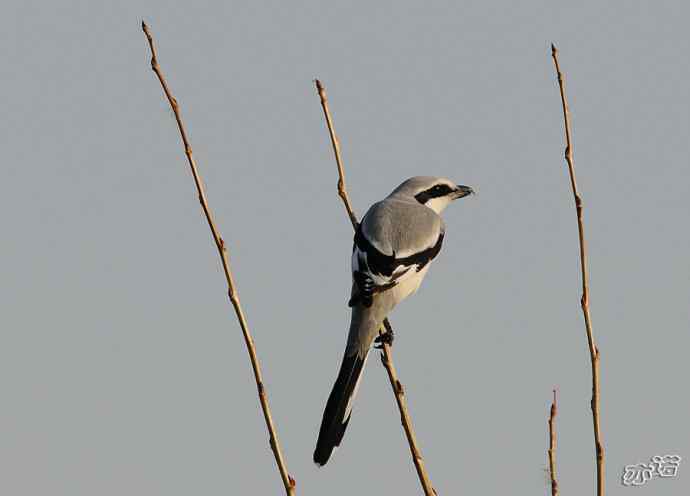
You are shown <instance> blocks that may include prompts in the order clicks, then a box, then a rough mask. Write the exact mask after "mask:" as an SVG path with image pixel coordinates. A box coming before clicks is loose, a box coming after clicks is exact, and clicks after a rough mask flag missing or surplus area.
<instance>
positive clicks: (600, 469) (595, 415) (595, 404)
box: [551, 43, 605, 496]
mask: <svg viewBox="0 0 690 496" xmlns="http://www.w3.org/2000/svg"><path fill="white" fill-rule="evenodd" d="M551 56H552V57H553V63H554V66H555V68H556V74H557V75H558V88H559V90H560V92H561V103H562V106H563V123H564V127H565V144H566V145H565V160H566V162H567V163H568V171H569V173H570V185H571V187H572V190H573V197H574V198H575V209H576V212H577V230H578V234H579V238H580V270H581V272H582V298H581V299H580V306H581V307H582V313H583V314H584V317H585V329H586V331H587V344H588V345H589V355H590V362H591V366H592V400H591V402H590V406H591V408H592V423H593V426H594V448H595V454H596V461H597V496H604V486H605V484H604V482H605V481H604V476H605V474H604V444H603V442H602V439H601V428H600V427H599V418H600V416H599V349H598V348H597V346H596V344H595V342H594V335H593V334H592V320H591V318H590V315H589V276H588V271H587V244H586V243H585V228H584V224H583V222H582V197H581V196H580V193H579V191H578V189H577V182H576V181H575V166H574V165H573V144H572V141H571V131H570V109H569V108H568V101H567V100H566V97H565V81H564V77H563V74H562V73H561V68H560V66H559V65H558V50H557V49H556V47H555V45H554V44H553V43H552V44H551Z"/></svg>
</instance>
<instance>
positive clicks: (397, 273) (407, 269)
mask: <svg viewBox="0 0 690 496" xmlns="http://www.w3.org/2000/svg"><path fill="white" fill-rule="evenodd" d="M360 258H361V259H362V260H363V261H364V264H361V265H360V263H359V261H360ZM418 269H419V265H418V264H412V265H403V264H400V265H398V266H397V267H396V268H395V269H393V273H392V274H391V275H390V276H386V275H384V274H375V273H373V272H371V270H369V267H368V264H367V254H366V252H364V251H361V250H360V249H359V248H358V247H357V246H355V249H354V250H353V251H352V272H356V271H360V272H364V273H365V274H366V275H367V276H368V277H369V278H370V279H371V280H372V281H374V284H375V285H376V286H385V285H386V284H391V283H395V284H399V283H400V282H402V281H404V280H405V279H407V278H408V277H410V276H411V275H412V274H414V273H415V272H417V270H418Z"/></svg>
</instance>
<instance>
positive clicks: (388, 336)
mask: <svg viewBox="0 0 690 496" xmlns="http://www.w3.org/2000/svg"><path fill="white" fill-rule="evenodd" d="M394 339H395V334H393V329H386V332H384V333H383V334H379V335H378V336H377V337H376V339H374V343H376V344H377V345H376V346H374V348H376V349H377V350H381V349H383V345H384V344H387V345H388V346H393V340H394Z"/></svg>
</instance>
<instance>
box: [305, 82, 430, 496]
mask: <svg viewBox="0 0 690 496" xmlns="http://www.w3.org/2000/svg"><path fill="white" fill-rule="evenodd" d="M314 83H315V84H316V90H317V91H318V93H319V98H320V99H321V106H322V107H323V113H324V116H325V118H326V124H327V125H328V133H329V134H330V136H331V143H332V145H333V153H334V154H335V161H336V164H337V165H338V195H339V196H340V198H341V199H342V200H343V204H344V205H345V210H346V211H347V215H348V217H349V218H350V222H351V223H352V227H353V228H354V229H357V216H356V215H355V213H354V211H353V210H352V205H351V204H350V198H349V196H348V194H347V190H346V188H345V171H344V168H343V162H342V159H341V157H340V143H339V141H338V137H337V136H336V134H335V129H334V128H333V120H332V119H331V113H330V111H329V109H328V99H327V98H326V88H324V86H323V84H321V81H319V80H318V79H316V80H315V81H314ZM385 331H390V332H392V331H393V329H392V327H391V324H390V322H389V321H388V319H385V320H384V321H383V327H382V328H381V329H380V330H379V334H384V332H385ZM381 362H382V363H383V366H384V367H385V368H386V371H387V372H388V379H389V380H390V383H391V388H392V389H393V394H394V395H395V401H396V403H397V404H398V410H399V411H400V421H401V422H402V425H403V429H404V430H405V435H406V436H407V442H408V444H409V445H410V453H411V454H412V460H413V461H414V466H415V468H416V469H417V475H418V476H419V482H420V483H421V484H422V489H423V490H424V494H425V495H426V496H434V495H435V494H436V491H434V488H433V486H432V485H431V479H429V474H428V473H427V471H426V467H425V465H424V459H423V458H422V454H421V451H420V450H419V446H418V445H417V437H416V436H415V432H414V429H413V427H412V418H411V417H410V414H409V412H408V410H407V401H406V400H405V390H404V388H403V385H402V383H401V382H400V380H398V374H397V372H396V370H395V365H394V364H393V352H392V350H391V347H390V346H389V345H388V344H387V343H385V342H384V343H383V354H382V355H381Z"/></svg>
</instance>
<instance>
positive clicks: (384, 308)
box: [314, 176, 473, 465]
mask: <svg viewBox="0 0 690 496" xmlns="http://www.w3.org/2000/svg"><path fill="white" fill-rule="evenodd" d="M472 193H473V191H472V188H470V187H468V186H459V185H456V184H454V183H453V182H452V181H449V180H448V179H444V178H442V177H429V176H418V177H413V178H410V179H408V180H407V181H405V182H404V183H402V184H401V185H400V186H398V187H397V188H396V189H395V190H394V191H393V192H392V193H391V194H390V195H388V196H387V197H386V198H385V199H384V200H383V201H380V202H378V203H374V204H373V205H372V206H371V208H369V210H368V211H367V213H366V214H365V215H364V218H363V219H362V221H361V222H360V224H359V225H358V226H357V229H356V232H355V239H354V246H353V248H352V292H351V298H350V301H349V303H348V305H349V306H350V307H352V319H351V321H350V332H349V334H348V336H347V347H346V348H345V355H344V356H343V363H342V365H341V366H340V372H339V373H338V378H337V379H336V381H335V384H334V385H333V390H332V391H331V394H330V396H329V397H328V402H327V403H326V409H325V411H324V413H323V420H322V421H321V429H320V431H319V439H318V440H317V441H316V449H315V450H314V462H315V463H316V464H318V465H325V464H326V462H327V461H328V458H329V457H330V456H331V453H332V452H333V449H334V448H335V447H337V446H339V445H340V442H341V440H342V439H343V434H345V428H346V427H347V424H348V422H349V421H350V415H351V413H352V403H353V400H354V398H355V395H356V394H357V388H358V386H359V383H360V381H361V379H362V371H363V370H364V364H365V363H366V361H367V356H368V354H369V350H370V348H371V345H372V343H373V342H374V341H375V340H374V338H375V337H376V335H377V333H378V331H379V328H380V327H381V325H382V324H383V320H384V319H385V318H386V316H387V315H388V314H389V313H390V312H391V310H393V308H395V306H396V305H397V304H398V303H400V302H401V301H402V300H404V299H405V298H407V297H408V296H409V295H411V294H412V293H414V292H415V291H416V290H417V288H418V287H419V285H420V284H421V282H422V279H424V276H425V275H426V272H427V270H429V265H430V262H431V261H432V260H433V259H434V258H435V257H436V255H438V253H439V251H440V250H441V244H442V243H443V235H444V231H445V226H444V224H443V220H442V219H441V216H440V215H439V214H440V213H441V212H442V211H443V209H445V208H446V207H447V206H448V205H449V204H450V202H452V201H453V200H456V199H458V198H463V197H465V196H467V195H470V194H472ZM392 338H393V336H392V335H391V334H390V333H388V334H384V335H382V336H379V337H378V338H376V342H379V343H381V342H388V343H390V342H391V341H392Z"/></svg>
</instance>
